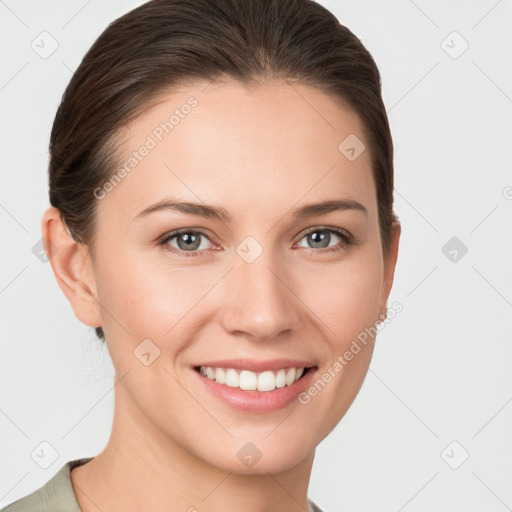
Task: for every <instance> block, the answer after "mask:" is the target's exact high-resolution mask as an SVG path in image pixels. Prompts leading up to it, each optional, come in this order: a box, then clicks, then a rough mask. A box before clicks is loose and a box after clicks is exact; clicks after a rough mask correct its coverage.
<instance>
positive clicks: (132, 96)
mask: <svg viewBox="0 0 512 512" xmlns="http://www.w3.org/2000/svg"><path fill="white" fill-rule="evenodd" d="M223 78H234V79H236V80H238V81H239V82H240V83H241V84H243V85H252V84H253V83H255V81H257V80H258V79H261V78H263V79H272V78H277V79H280V78H281V79H282V78H285V79H290V80H293V81H295V82H297V83H302V84H305V85H310V86H312V87H315V88H316V89H318V90H321V91H323V92H325V93H327V94H329V95H332V96H333V97H334V98H337V99H339V100H340V101H342V102H343V104H345V105H347V106H348V107H349V108H351V109H353V110H354V111H355V112H356V113H357V114H358V115H359V118H360V119H361V121H362V124H363V127H364V130H365V136H366V141H367V142H368V145H369V150H370V155H371V161H372V167H373V175H374V179H375V184H376V189H377V202H378V212H379V226H380V234H381V240H382V248H383V253H384V255H385V256H386V255H387V253H388V247H389V244H390V240H391V226H392V223H393V221H394V220H395V216H394V213H393V143H392V138H391V133H390V129H389V124H388V118H387V114H386V109H385V107H384V104H383V101H382V97H381V82H380V74H379V71H378V69H377V66H376V64H375V61H374V60H373V58H372V56H371V55H370V53H369V52H368V51H367V50H366V48H365V47H364V45H363V44H362V43H361V42H360V40H359V39H358V38H357V37H356V36H355V35H354V34H353V33H352V32H351V31H350V30H349V29H348V28H347V27H345V26H343V25H341V24H340V23H339V21H338V20H337V19H336V17H335V16H334V15H333V14H332V13H331V12H329V11H328V10H327V9H326V8H324V7H323V6H321V5H320V4H318V3H316V2H314V1H312V0H152V1H150V2H147V3H145V4H143V5H141V6H140V7H137V8H135V9H133V10H132V11H130V12H128V13H127V14H125V15H123V16H121V17H120V18H118V19H117V20H115V21H114V22H112V23H111V24H110V25H109V26H108V27H107V28H106V29H105V30H104V31H103V33H102V34H101V35H100V36H99V37H98V39H97V40H96V41H95V43H94V44H93V46H92V47H91V48H90V49H89V51H88V52H87V54H86V55H85V56H84V58H83V60H82V62H81V63H80V65H79V66H78V68H77V69H76V71H75V73H74V75H73V77H72V78H71V81H70V83H69V85H68V86H67V88H66V90H65V92H64V95H63V97H62V101H61V104H60V106H59V108H58V110H57V113H56V116H55V120H54V123H53V128H52V132H51V138H50V163H49V185H50V191H49V195H50V204H51V205H52V206H54V207H56V208H58V209H59V210H60V214H61V217H62V219H63V221H64V223H65V224H66V226H67V227H68V228H69V230H70V232H71V233H72V236H73V238H74V239H75V240H76V241H77V242H78V243H81V244H86V245H87V246H88V248H89V250H90V253H91V256H92V257H94V239H95V232H96V230H95V224H96V220H97V219H96V215H95V214H96V207H97V201H98V199H97V198H96V197H95V195H94V193H93V191H94V190H95V189H96V188H97V187H101V186H102V184H103V183H105V181H106V180H107V179H108V177H109V176H110V175H111V174H112V173H113V172H114V170H115V169H116V168H117V166H118V165H119V162H120V156H121V155H120V154H118V153H119V151H120V150H119V147H120V146H119V144H117V141H116V136H118V135H119V132H120V130H121V128H123V126H126V125H127V124H128V123H129V122H130V121H132V120H133V119H135V118H136V117H137V116H138V115H140V114H141V113H142V112H143V111H144V110H145V109H147V108H148V106H150V105H151V103H152V102H153V101H155V100H157V99H158V96H159V94H161V93H163V92H164V90H168V89H169V88H172V87H173V86H178V85H186V84H193V83H194V82H198V81H202V80H211V81H214V80H215V79H223ZM340 142H341V141H340ZM96 334H97V335H98V337H99V338H101V339H103V340H104V334H103V330H102V329H101V327H97V328H96Z"/></svg>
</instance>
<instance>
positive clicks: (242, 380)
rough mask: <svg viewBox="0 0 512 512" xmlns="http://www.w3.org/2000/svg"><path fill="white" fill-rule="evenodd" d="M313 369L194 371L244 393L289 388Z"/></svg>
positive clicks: (204, 369)
mask: <svg viewBox="0 0 512 512" xmlns="http://www.w3.org/2000/svg"><path fill="white" fill-rule="evenodd" d="M315 369H316V366H313V367H291V368H280V369H278V370H265V371H263V372H252V371H250V370H239V369H236V368H220V367H213V366H195V367H194V370H195V371H197V372H198V373H200V374H201V375H203V376H204V377H206V378H207V379H210V380H213V381H215V382H217V384H224V385H226V386H229V387H232V388H238V389H242V390H244V391H262V392H268V391H274V390H275V389H279V388H284V387H287V386H291V385H292V384H294V383H295V382H297V381H298V380H299V379H302V378H304V376H305V375H307V373H308V372H310V371H311V370H315Z"/></svg>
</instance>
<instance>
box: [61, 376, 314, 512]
mask: <svg viewBox="0 0 512 512" xmlns="http://www.w3.org/2000/svg"><path fill="white" fill-rule="evenodd" d="M118 387H121V386H118ZM117 393H119V394H121V395H122V394H123V390H122V389H119V390H116V406H115V411H114V423H113V428H112V433H111V436H110V439H109V442H108V443H107V446H106V447H105V449H104V450H103V451H102V452H101V453H100V454H99V455H98V456H96V457H95V458H94V459H93V460H92V461H90V462H89V463H87V464H86V465H84V466H79V467H77V468H75V469H73V470H72V472H71V477H72V478H71V481H72V484H73V488H74V490H75V494H76V496H77V500H78V503H79V505H80V508H81V509H82V511H83V512H90V511H94V512H97V510H98V508H99V509H100V510H108V511H109V512H118V511H119V512H121V511H123V512H127V511H130V510H144V509H145V510H154V511H155V512H160V511H162V512H164V511H165V512H170V511H186V512H199V511H201V510H208V512H221V511H222V512H230V511H235V510H236V511H237V512H239V511H240V510H244V512H263V511H267V510H273V511H276V512H281V511H282V512H307V511H308V504H307V488H308V484H309V478H310V474H311V469H312V465H313V459H314V455H315V454H314V451H313V452H312V453H310V454H309V455H308V456H307V457H305V458H304V459H303V460H302V461H301V462H299V464H297V465H296V466H294V467H293V468H291V469H288V470H286V471H282V472H279V473H267V472H264V473H261V474H243V473H235V472H233V471H229V470H223V469H221V468H218V467H215V466H213V465H211V464H209V463H208V462H207V461H205V460H204V459H202V458H199V457H197V456H195V455H194V454H193V453H191V452H190V451H189V450H186V449H185V448H184V447H182V446H180V445H179V444H178V443H176V442H175V441H174V440H173V439H171V438H170V437H169V436H168V435H166V434H165V433H164V432H163V431H162V430H161V429H159V428H158V427H156V426H155V425H154V424H153V423H151V422H150V421H149V420H148V418H147V417H145V416H144V415H143V414H142V412H141V411H140V410H139V409H137V408H136V406H135V404H133V403H132V402H130V401H129V400H128V399H127V396H123V397H122V398H123V400H118V398H120V397H119V396H118V394H117ZM121 404H122V405H121Z"/></svg>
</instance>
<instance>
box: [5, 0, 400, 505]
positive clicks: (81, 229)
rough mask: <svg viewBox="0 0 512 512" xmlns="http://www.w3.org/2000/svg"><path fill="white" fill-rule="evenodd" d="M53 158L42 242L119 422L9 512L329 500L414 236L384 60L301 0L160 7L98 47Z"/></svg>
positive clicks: (186, 0) (70, 92) (71, 97)
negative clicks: (325, 466) (336, 451)
mask: <svg viewBox="0 0 512 512" xmlns="http://www.w3.org/2000/svg"><path fill="white" fill-rule="evenodd" d="M50 157H51V158H50V168H49V175H50V203H51V207H50V208H49V209H48V210H47V211H46V212H45V214H44V217H43V220H42V231H43V237H44V239H45V240H46V251H47V256H48V259H49V261H50V262H51V265H52V269H53V271H54V273H55V277H56V279H57V281H58V283H59V285H60V287H61V289H62V290H63V292H64V294H65V295H66V297H67V299H68V300H69V301H70V304H71V305H72V307H73V310H74V313H75V314H76V316H77V318H78V319H79V320H81V321H82V322H83V323H85V324H87V325H89V326H93V327H95V328H96V332H97V334H98V337H99V338H100V339H101V340H103V341H104V342H106V344H107V346H108V350H109V353H110V355H111V357H112V361H113V363H114V367H115V369H116V378H115V384H116V385H115V410H114V422H113V428H112V433H111V436H110V439H109V442H108V444H107V446H106V447H105V449H104V450H103V451H102V452H101V453H100V454H98V455H97V456H96V457H93V458H85V459H78V460H73V461H69V462H68V463H67V464H66V465H64V466H63V467H62V469H61V470H60V471H59V472H58V473H57V474H56V475H55V476H54V477H53V478H52V479H51V480H50V481H49V482H47V483H46V484H45V486H43V487H42V488H40V489H38V490H37V491H34V492H33V493H32V494H31V495H29V496H27V497H25V498H22V499H20V500H18V501H17V502H15V503H13V504H11V505H9V506H8V507H6V508H5V509H4V510H5V511H7V512H14V511H18V510H30V509H31V508H34V509H36V508H37V510H56V509H58V510H69V511H79V510H82V511H85V512H90V511H97V510H98V509H99V510H102V511H105V512H106V511H108V512H116V511H118V510H119V511H121V510H122V511H124V512H126V511H127V510H140V509H146V510H166V511H170V510H172V511H175V510H176V511H178V510H183V511H186V510H187V511H190V512H192V511H195V510H198V511H202V510H208V511H210V512H215V511H220V510H222V511H223V512H227V511H230V510H235V509H236V510H244V511H246V512H247V511H248V512H251V511H269V510H272V511H286V512H293V511H307V510H309V511H320V510H321V509H320V508H319V506H318V505H317V504H316V503H314V502H313V500H311V499H309V498H308V496H307V489H308V483H309V478H310V474H311V470H312V465H313V459H314V455H315V448H316V446H317V445H318V444H319V443H320V442H321V441H322V440H323V439H324V438H325V437H326V436H327V435H328V434H329V433H330V432H331V431H332V429H333V428H334V427H335V426H336V425H337V424H338V422H339V421H340V420H341V418H342V417H343V416H344V414H345V413H346V411H347V410H348V408H349V407H350V405H351V404H352V402H353V400H354V399H355V396H356V395H357V393H358V391H359V389H360V387H361V384H362V382H363V380H364V378H365V375H366V372H367V370H368V366H369V363H370V360H371V356H372V352H373V346H374V342H375V333H376V326H377V325H378V324H379V322H382V321H383V320H384V319H385V318H386V314H387V299H388V295H389V292H390V289H391V286H392V282H393V274H394V268H395V264H396V259H397V252H398V242H399V236H400V225H399V223H398V221H397V219H396V217H395V215H394V213H393V146H392V140H391V134H390V130H389V125H388V120H387V116H386V111H385V108H384V105H383V102H382V98H381V92H380V77H379V72H378V70H377V67H376V65H375V62H374V61H373V59H372V57H371V56H370V54H369V53H368V51H367V50H366V49H365V48H364V46H363V45H362V44H361V43H360V41H359V40H358V39H357V38H356V37H355V36H354V35H353V34H352V33H351V32H350V31H349V30H348V29H347V28H346V27H344V26H342V25H340V24H339V22H338V21H337V20H336V18H335V17H334V16H333V15H332V14H331V13H329V12H328V11H327V10H326V9H325V8H323V7H322V6H320V5H319V4H317V3H315V2H312V1H308V0H265V1H262V0H215V1H212V0H165V1H164V0H159V1H158V0H153V1H150V2H148V3H146V4H144V5H142V6H140V7H138V8H136V9H134V10H133V11H131V12H129V13H127V14H126V15H124V16H122V17H121V18H119V19H118V20H116V21H115V22H113V23H112V24H111V25H109V26H108V27H107V29H106V30H105V31H104V32H103V33H102V34H101V35H100V37H99V38H98V39H97V41H96V42H95V43H94V45H93V46H92V48H91V49H90V50H89V52H88V53H87V54H86V56H85V57H84V59H83V61H82V63H81V64H80V66H79V67H78V69H77V70H76V72H75V74H74V76H73V78H72V79H71V82H70V84H69V85H68V87H67V89H66V92H65V94H64V97H63V99H62V103H61V105H60V107H59V109H58V112H57V115H56V118H55V121H54V125H53V130H52V134H51V143H50ZM362 334H364V336H362ZM356 347H357V348H356Z"/></svg>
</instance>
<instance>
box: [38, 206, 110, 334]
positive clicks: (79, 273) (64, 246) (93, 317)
mask: <svg viewBox="0 0 512 512" xmlns="http://www.w3.org/2000/svg"><path fill="white" fill-rule="evenodd" d="M41 231H42V235H43V243H44V248H45V252H46V256H47V258H48V261H49V262H50V264H51V266H52V269H53V273H54V274H55V277H56V278H57V282H58V283H59V286H60V288H61V290H62V291H63V292H64V295H66V297H67V299H68V300H69V302H70V304H71V307H72V308H73V311H74V313H75V316H76V317H77V318H78V319H79V320H80V321H81V322H83V323H84V324H86V325H89V326H91V327H97V326H99V325H101V323H102V320H101V315H100V305H99V302H98V296H97V288H96V280H95V279H96V278H95V274H94V267H93V264H92V260H91V257H90V254H89V251H88V247H87V246H85V245H83V244H79V243H78V242H75V240H74V239H73V238H72V237H71V233H70V232H69V230H68V228H67V226H66V225H65V223H64V222H63V220H62V218H61V215H60V211H59V210H58V209H57V208H55V207H53V206H52V207H50V208H48V210H46V211H45V213H44V214H43V219H42V223H41Z"/></svg>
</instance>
